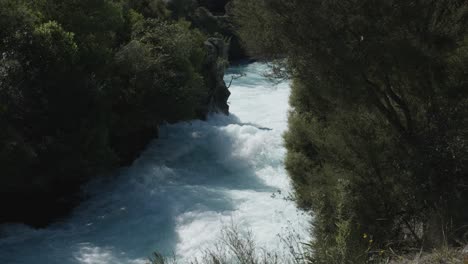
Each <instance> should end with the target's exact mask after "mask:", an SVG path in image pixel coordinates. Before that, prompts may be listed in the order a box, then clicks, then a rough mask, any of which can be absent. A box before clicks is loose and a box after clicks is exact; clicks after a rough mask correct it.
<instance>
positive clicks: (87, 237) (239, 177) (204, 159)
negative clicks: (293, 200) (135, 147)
mask: <svg viewBox="0 0 468 264" xmlns="http://www.w3.org/2000/svg"><path fill="white" fill-rule="evenodd" d="M246 127H247V128H246ZM269 131H271V129H269V128H262V127H259V126H255V125H254V124H249V123H245V124H243V123H240V121H239V120H238V119H237V118H236V117H234V116H231V117H225V116H212V117H211V118H210V119H209V121H208V122H202V121H194V122H191V123H180V124H175V125H167V126H165V127H164V128H162V130H161V133H160V138H159V139H157V140H155V141H153V142H152V143H151V144H150V146H148V148H147V150H146V151H145V152H144V153H143V154H142V155H141V157H140V158H139V159H138V160H136V161H135V162H134V164H133V165H132V166H130V167H128V168H125V169H122V170H121V171H120V172H119V173H118V175H117V176H116V177H114V178H112V179H99V180H96V181H95V182H92V183H90V184H89V186H87V188H86V192H87V193H88V194H89V195H90V197H92V198H90V199H89V200H88V201H86V202H84V203H83V204H82V205H80V207H79V208H78V209H77V210H76V211H75V212H74V214H73V216H72V217H71V218H70V219H69V220H67V221H64V222H63V223H58V224H55V225H54V226H51V227H49V228H48V229H44V230H30V229H26V228H25V227H17V226H12V227H11V228H12V230H9V232H10V233H11V234H13V235H12V236H11V237H7V238H4V239H0V262H1V263H18V264H20V263H28V264H29V263H35V264H42V263H48V264H49V263H50V264H54V263H57V264H58V263H60V264H66V263H130V262H131V261H130V260H134V259H138V258H142V257H143V258H144V257H145V256H148V255H149V254H150V253H151V252H152V251H153V250H155V249H158V250H160V251H161V252H163V253H167V254H170V253H172V252H175V250H176V245H177V242H178V241H179V238H178V236H177V230H176V227H177V226H176V225H177V219H178V216H180V215H181V214H183V213H186V212H214V213H219V214H226V213H229V212H230V211H233V210H235V204H233V201H232V198H230V197H229V195H228V192H227V191H228V190H255V191H264V192H274V191H275V190H274V189H273V188H272V187H270V186H268V185H266V184H265V183H264V182H262V180H260V179H259V177H257V176H256V170H257V169H258V166H260V165H259V162H255V160H256V159H257V157H258V156H259V155H257V154H258V153H255V152H254V153H253V154H255V155H252V156H251V155H245V153H244V152H243V151H244V149H245V148H249V147H251V146H249V145H248V144H247V145H245V144H246V143H245V142H243V141H242V138H243V137H242V136H249V134H252V135H255V134H256V133H269ZM246 133H247V134H246ZM259 144H263V143H262V142H260V143H259ZM243 153H244V154H243ZM272 162H275V161H272ZM262 164H263V163H262ZM270 165H271V166H276V164H270ZM14 230H16V231H14ZM99 260H102V261H101V262H99ZM127 260H128V261H127Z"/></svg>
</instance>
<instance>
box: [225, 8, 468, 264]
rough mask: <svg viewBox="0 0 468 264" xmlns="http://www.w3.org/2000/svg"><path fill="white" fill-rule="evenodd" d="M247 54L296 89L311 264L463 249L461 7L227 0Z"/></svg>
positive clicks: (466, 91) (289, 138) (467, 103)
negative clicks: (309, 214) (310, 232)
mask: <svg viewBox="0 0 468 264" xmlns="http://www.w3.org/2000/svg"><path fill="white" fill-rule="evenodd" d="M233 12H234V14H235V15H236V18H237V23H238V25H239V31H238V32H239V34H240V35H241V37H242V39H243V41H244V43H245V45H246V47H247V48H248V49H249V51H250V52H251V53H252V55H253V56H256V57H258V58H261V59H267V60H273V61H276V62H277V63H276V64H275V67H274V70H275V71H276V72H277V73H278V75H279V76H281V77H285V76H288V77H291V78H292V79H293V91H292V95H291V99H290V101H291V105H292V107H293V109H292V110H291V113H290V116H289V132H288V133H287V134H286V135H285V139H286V146H287V149H288V155H287V160H286V166H287V170H288V172H289V174H290V175H291V177H292V180H293V182H294V187H295V192H296V198H297V202H298V204H299V205H300V206H301V207H303V208H306V209H311V210H312V211H313V212H314V215H315V220H314V229H313V237H314V238H315V239H314V241H313V242H312V245H311V248H312V258H311V260H310V261H311V262H312V263H365V262H372V261H377V260H378V259H385V258H387V257H388V256H389V255H390V254H389V252H404V251H406V250H409V249H411V248H417V249H420V248H421V247H423V248H425V249H430V248H433V247H437V246H440V245H442V244H444V243H448V244H449V245H457V244H459V243H466V239H467V237H466V235H467V231H468V230H467V223H468V211H467V210H466V203H467V202H468V187H467V186H468V182H467V179H468V177H467V175H468V134H467V128H468V118H467V117H468V74H467V69H468V4H467V2H466V1H463V0H443V1H440V0H437V1H436V0H417V1H404V0H390V1H369V0H353V1H341V0H339V1H338V0H308V1H302V0H290V1H284V0H269V1H257V0H235V1H234V9H233Z"/></svg>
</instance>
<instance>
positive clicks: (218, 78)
mask: <svg viewBox="0 0 468 264" xmlns="http://www.w3.org/2000/svg"><path fill="white" fill-rule="evenodd" d="M205 49H206V54H207V55H206V56H207V57H206V65H205V70H206V72H205V81H206V84H207V85H208V87H209V97H208V99H207V100H208V104H207V105H206V108H205V109H204V111H203V112H205V113H204V114H205V115H206V113H209V112H218V113H219V112H220V113H224V114H226V115H228V114H229V105H228V103H227V100H228V98H229V96H230V95H231V92H229V89H228V88H227V86H226V83H225V82H224V72H225V70H226V67H227V65H228V50H229V46H228V44H227V43H225V42H224V40H223V39H221V38H209V39H208V40H206V41H205Z"/></svg>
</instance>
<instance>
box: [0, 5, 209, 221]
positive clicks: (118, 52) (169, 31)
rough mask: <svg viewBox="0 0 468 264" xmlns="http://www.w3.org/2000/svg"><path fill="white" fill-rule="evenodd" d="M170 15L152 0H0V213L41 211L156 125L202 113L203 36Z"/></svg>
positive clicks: (42, 217) (205, 97)
mask: <svg viewBox="0 0 468 264" xmlns="http://www.w3.org/2000/svg"><path fill="white" fill-rule="evenodd" d="M169 15H170V12H169V11H168V9H166V4H165V3H164V2H163V1H160V0H152V1H130V0H129V1H125V0H122V1H112V0H86V1H83V0H76V1H75V0H73V1H59V0H42V1H16V0H0V28H1V30H0V126H1V129H0V167H1V168H2V174H1V175H2V176H1V179H0V200H1V202H0V205H1V207H2V212H1V213H0V222H3V221H15V220H20V221H26V222H28V223H33V224H36V225H41V224H44V223H46V222H48V221H49V220H50V217H51V216H54V215H60V214H62V213H63V211H65V210H66V209H67V208H68V209H69V208H70V203H73V201H76V199H70V197H73V196H74V194H76V193H77V190H78V189H79V187H80V185H81V184H82V183H83V182H85V181H87V180H88V179H89V177H90V176H94V175H98V174H101V173H106V172H109V170H110V169H112V168H115V166H116V165H120V164H128V163H129V162H131V161H132V160H133V159H134V158H135V156H136V155H137V154H138V152H139V151H141V150H142V148H143V147H144V146H145V145H146V144H147V142H148V141H149V140H150V139H151V138H153V137H155V136H157V127H158V125H159V124H161V123H162V122H174V121H179V120H187V119H193V118H201V117H203V116H204V115H206V111H205V112H204V111H201V110H200V109H207V108H208V107H206V105H205V104H207V102H208V101H209V97H210V96H211V95H210V93H212V91H210V89H213V87H210V86H207V85H205V83H206V81H205V79H207V78H212V76H208V75H207V74H212V73H207V72H206V70H204V69H203V66H206V65H205V64H206V63H207V58H206V57H207V56H206V54H205V47H204V45H205V44H204V41H205V40H206V39H207V36H205V35H204V34H202V33H200V31H198V30H195V29H193V28H192V27H191V25H190V24H189V23H188V22H183V21H180V22H176V21H173V20H171V19H170V16H169ZM12 197H14V198H13V199H14V200H15V201H16V202H15V203H14V204H13V203H10V202H9V201H11V198H12ZM45 204H47V206H46V208H44V205H45Z"/></svg>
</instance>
